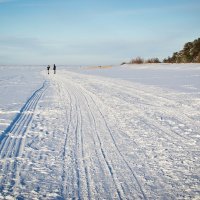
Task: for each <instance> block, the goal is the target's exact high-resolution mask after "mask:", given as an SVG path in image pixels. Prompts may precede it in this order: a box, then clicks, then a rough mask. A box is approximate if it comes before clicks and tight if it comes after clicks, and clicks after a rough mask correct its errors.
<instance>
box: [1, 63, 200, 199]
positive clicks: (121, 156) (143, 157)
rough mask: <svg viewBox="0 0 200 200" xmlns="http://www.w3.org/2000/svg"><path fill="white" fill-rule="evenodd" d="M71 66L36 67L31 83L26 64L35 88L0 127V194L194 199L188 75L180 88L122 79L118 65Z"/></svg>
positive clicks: (199, 170)
mask: <svg viewBox="0 0 200 200" xmlns="http://www.w3.org/2000/svg"><path fill="white" fill-rule="evenodd" d="M193 67H195V66H193ZM193 67H192V69H191V73H192V74H193V71H194V69H193ZM21 69H23V68H21ZM184 69H185V68H184V66H183V69H182V67H181V66H180V65H179V67H178V69H176V70H177V71H176V73H178V71H179V70H180V71H182V70H184ZM7 70H9V69H7ZM81 70H82V69H76V70H75V71H76V72H72V71H68V70H60V71H59V69H58V71H57V74H56V75H54V74H53V73H52V71H51V72H50V75H47V73H46V71H44V72H42V74H40V73H39V70H38V75H37V77H38V81H36V82H37V84H36V82H34V81H33V79H32V77H31V74H30V73H29V72H27V74H26V75H27V76H29V77H30V80H32V81H33V82H32V85H31V82H30V85H31V87H32V88H34V87H35V86H36V85H38V87H37V88H35V89H34V90H33V91H32V93H31V94H30V96H29V98H27V101H26V102H24V105H23V106H21V108H18V110H17V111H18V112H17V113H18V114H17V115H15V116H14V117H13V121H12V122H11V123H9V126H7V128H5V129H4V132H2V134H1V139H0V199H4V198H5V199H131V200H132V199H199V197H200V131H199V130H200V98H199V97H200V93H199V92H200V87H198V84H197V85H195V87H196V89H195V90H192V92H191V91H185V92H183V91H178V90H172V88H171V87H162V86H163V85H162V84H160V86H159V85H158V84H156V85H153V84H152V83H151V84H150V82H148V81H147V82H148V84H145V83H139V82H135V81H134V80H131V81H130V80H125V79H126V78H125V76H126V75H125V73H126V70H127V71H128V74H129V75H130V73H134V72H135V69H131V68H128V67H126V68H120V67H117V68H111V69H109V70H110V71H109V73H110V74H111V72H113V76H114V73H115V72H116V70H120V71H121V77H119V76H120V75H119V74H117V75H116V76H115V77H111V76H110V77H105V76H109V75H105V76H104V75H102V73H105V71H104V72H103V71H100V70H98V72H92V73H93V75H88V74H86V73H90V72H89V71H88V72H85V71H84V72H83V71H81ZM94 70H95V69H94ZM102 70H104V69H102ZM143 70H144V72H145V69H143ZM152 70H155V69H152ZM157 70H158V69H157ZM187 70H188V71H190V69H189V68H187ZM195 70H196V74H197V75H199V71H198V70H197V69H195ZM78 71H79V72H81V73H77V72H78ZM148 71H151V69H150V68H149V67H148V69H147V72H148ZM35 72H36V71H35ZM147 72H146V73H147ZM84 73H85V74H84ZM94 73H96V75H101V76H95V75H94ZM123 73H124V74H123ZM160 73H161V74H162V70H161V71H160ZM181 74H182V73H181V72H180V76H181ZM150 75H151V73H150ZM42 76H43V77H44V78H42ZM133 76H134V75H133ZM161 76H163V75H161ZM183 78H184V77H183ZM190 78H191V82H192V78H193V76H190ZM5 79H6V78H5ZM43 79H44V80H43ZM144 79H145V77H144ZM16 80H21V79H16ZM39 80H40V81H39ZM20 82H21V81H16V85H18V84H19V83H20ZM39 82H40V84H38V83H39ZM7 83H9V81H8V82H7ZM22 88H24V91H26V94H28V92H30V91H31V90H30V89H27V87H26V86H25V85H23V86H22ZM169 88H170V89H169ZM15 94H16V95H17V91H16V93H15ZM8 95H9V93H8ZM3 98H4V102H5V104H4V108H5V109H6V100H5V99H6V98H7V96H6V94H5V93H4V96H3ZM15 109H16V108H15ZM11 111H12V110H11Z"/></svg>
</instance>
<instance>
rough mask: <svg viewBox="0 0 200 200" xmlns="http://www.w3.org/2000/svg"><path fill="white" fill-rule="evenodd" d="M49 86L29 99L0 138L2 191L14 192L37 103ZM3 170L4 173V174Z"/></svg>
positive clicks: (39, 90) (44, 85) (0, 180)
mask: <svg viewBox="0 0 200 200" xmlns="http://www.w3.org/2000/svg"><path fill="white" fill-rule="evenodd" d="M46 88H47V82H44V84H43V86H42V87H41V88H40V89H38V90H36V91H35V92H34V93H33V95H32V96H31V97H30V98H29V99H28V101H27V102H26V103H25V105H24V106H23V107H22V108H21V110H20V112H19V113H18V114H17V115H16V117H15V118H14V120H13V121H12V123H11V124H10V126H9V127H8V128H7V129H6V130H5V131H4V132H3V134H2V135H1V138H0V141H1V143H0V160H1V162H0V167H1V176H0V191H1V192H2V193H3V194H4V193H5V194H6V193H11V192H13V189H14V186H15V185H16V183H17V182H18V179H19V171H18V170H19V168H20V159H21V158H22V153H23V149H24V144H25V140H26V134H27V132H28V128H29V124H30V123H31V120H32V118H33V114H34V111H35V109H36V106H37V103H38V101H39V99H40V98H41V96H42V95H43V93H44V91H45V90H46ZM2 172H3V174H2Z"/></svg>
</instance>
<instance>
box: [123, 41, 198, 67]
mask: <svg viewBox="0 0 200 200" xmlns="http://www.w3.org/2000/svg"><path fill="white" fill-rule="evenodd" d="M162 62H163V63H200V38H198V39H196V40H194V41H193V42H188V43H186V44H185V45H184V47H183V49H182V50H181V51H179V52H175V53H173V55H172V57H170V56H169V57H168V58H165V59H164V60H163V61H162ZM143 63H161V61H160V60H159V59H158V58H150V59H147V60H144V59H143V58H141V57H136V58H133V59H132V60H131V61H130V62H128V63H127V62H123V63H122V65H123V64H143Z"/></svg>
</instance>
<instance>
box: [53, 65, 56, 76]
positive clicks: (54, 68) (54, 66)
mask: <svg viewBox="0 0 200 200" xmlns="http://www.w3.org/2000/svg"><path fill="white" fill-rule="evenodd" d="M53 70H54V74H55V73H56V65H55V64H54V65H53Z"/></svg>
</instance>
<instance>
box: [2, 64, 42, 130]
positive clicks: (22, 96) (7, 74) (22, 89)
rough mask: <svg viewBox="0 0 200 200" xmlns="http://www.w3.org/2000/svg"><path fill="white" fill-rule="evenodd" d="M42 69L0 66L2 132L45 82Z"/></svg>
mask: <svg viewBox="0 0 200 200" xmlns="http://www.w3.org/2000/svg"><path fill="white" fill-rule="evenodd" d="M41 70H43V68H41V67H34V66H32V67H31V66H24V67H21V66H0V133H1V132H2V131H4V130H5V128H6V127H7V126H8V125H9V124H10V123H11V122H12V120H13V119H14V117H15V115H16V114H18V113H19V110H20V109H21V108H22V106H23V105H24V104H25V102H26V101H27V99H28V98H29V97H30V96H31V95H32V93H33V92H34V90H36V89H37V88H38V87H39V86H40V85H41V83H42V82H43V80H44V78H43V77H42V76H40V73H39V72H40V71H41Z"/></svg>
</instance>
